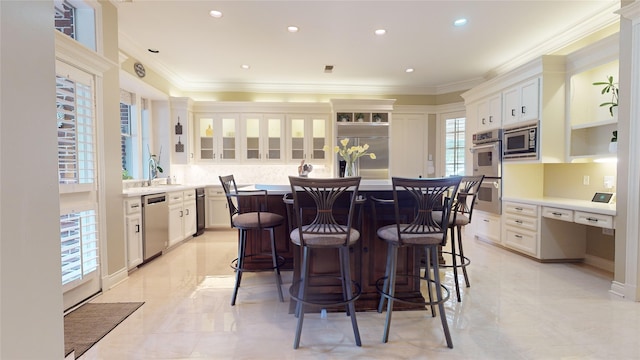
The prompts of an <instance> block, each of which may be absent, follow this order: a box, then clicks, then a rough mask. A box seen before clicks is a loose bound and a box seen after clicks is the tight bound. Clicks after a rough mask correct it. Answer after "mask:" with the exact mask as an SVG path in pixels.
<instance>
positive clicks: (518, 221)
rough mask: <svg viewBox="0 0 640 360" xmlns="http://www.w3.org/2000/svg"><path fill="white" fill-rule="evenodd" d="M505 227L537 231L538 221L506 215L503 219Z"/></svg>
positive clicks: (531, 218) (526, 217)
mask: <svg viewBox="0 0 640 360" xmlns="http://www.w3.org/2000/svg"><path fill="white" fill-rule="evenodd" d="M505 225H508V226H512V227H514V228H518V229H524V230H529V231H538V219H537V218H533V217H528V216H513V215H507V216H506V217H505Z"/></svg>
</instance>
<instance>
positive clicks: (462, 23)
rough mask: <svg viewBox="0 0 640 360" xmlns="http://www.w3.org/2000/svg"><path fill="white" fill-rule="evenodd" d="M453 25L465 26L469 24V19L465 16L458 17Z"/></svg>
mask: <svg viewBox="0 0 640 360" xmlns="http://www.w3.org/2000/svg"><path fill="white" fill-rule="evenodd" d="M453 25H454V26H465V25H467V19H465V18H460V19H457V20H456V21H454V22H453Z"/></svg>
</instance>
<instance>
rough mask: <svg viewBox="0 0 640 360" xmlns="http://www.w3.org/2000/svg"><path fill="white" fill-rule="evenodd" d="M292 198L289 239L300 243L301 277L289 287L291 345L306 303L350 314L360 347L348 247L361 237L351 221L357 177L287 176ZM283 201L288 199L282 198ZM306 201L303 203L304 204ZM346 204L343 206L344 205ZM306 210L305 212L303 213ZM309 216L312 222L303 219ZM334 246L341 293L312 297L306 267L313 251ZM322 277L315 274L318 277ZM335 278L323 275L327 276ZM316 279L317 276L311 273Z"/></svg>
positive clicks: (297, 337)
mask: <svg viewBox="0 0 640 360" xmlns="http://www.w3.org/2000/svg"><path fill="white" fill-rule="evenodd" d="M289 182H290V184H291V196H292V198H293V211H292V213H293V218H294V221H295V223H294V226H295V228H294V229H293V230H292V231H291V235H290V236H291V242H292V243H294V244H295V245H298V246H300V248H301V251H302V266H301V272H300V280H299V281H295V279H294V283H293V285H292V286H291V289H290V291H289V292H290V294H291V298H293V299H294V300H295V301H296V308H295V316H296V317H297V318H298V322H297V326H296V334H295V339H294V341H293V348H294V349H297V348H298V346H299V345H300V335H301V333H302V323H303V320H304V312H305V307H306V306H313V307H316V308H322V309H324V308H328V307H342V306H344V307H345V309H346V312H347V315H349V316H350V317H351V326H352V327H353V334H354V336H355V342H356V345H358V346H360V345H361V341H360V331H359V330H358V323H357V320H356V310H355V305H354V302H355V301H356V300H357V299H358V297H359V296H360V293H361V288H360V285H359V284H358V283H357V282H355V281H353V280H352V278H351V264H350V255H349V248H350V246H352V245H353V244H355V243H356V242H357V241H358V239H360V232H359V231H358V230H357V229H355V228H354V226H353V224H354V222H355V221H356V219H354V213H355V207H356V201H357V198H358V187H359V186H360V177H348V178H337V179H314V178H303V177H293V176H290V177H289ZM285 202H287V199H286V198H285ZM305 203H306V204H305ZM309 203H311V204H313V207H314V209H313V214H311V213H309V210H310V206H311V205H309ZM345 203H346V204H348V205H347V206H343V205H344V204H345ZM305 213H306V214H305ZM309 218H310V219H312V220H311V221H305V220H309ZM332 248H333V249H337V250H338V253H339V259H340V260H339V261H340V274H339V276H338V278H339V279H340V282H341V286H342V296H341V298H340V299H331V298H328V299H327V298H322V297H311V296H310V295H309V294H308V291H307V290H308V287H309V283H310V281H311V277H310V275H309V267H310V262H311V257H312V255H311V252H312V250H314V249H315V250H318V249H332ZM321 276H322V277H325V275H318V276H317V277H321ZM329 276H330V277H336V276H335V275H326V277H329ZM313 278H316V276H313Z"/></svg>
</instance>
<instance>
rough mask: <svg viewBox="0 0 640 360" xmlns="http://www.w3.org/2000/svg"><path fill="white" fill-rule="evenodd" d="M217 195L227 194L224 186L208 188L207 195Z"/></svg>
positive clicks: (223, 195)
mask: <svg viewBox="0 0 640 360" xmlns="http://www.w3.org/2000/svg"><path fill="white" fill-rule="evenodd" d="M216 196H219V197H225V196H226V195H225V193H224V190H223V189H222V187H217V188H216V187H213V188H207V197H216Z"/></svg>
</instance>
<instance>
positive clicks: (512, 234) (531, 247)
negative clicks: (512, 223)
mask: <svg viewBox="0 0 640 360" xmlns="http://www.w3.org/2000/svg"><path fill="white" fill-rule="evenodd" d="M503 240H504V244H505V245H506V246H509V247H511V248H513V249H515V250H518V251H522V252H525V253H527V254H529V255H533V256H538V236H537V233H534V232H529V231H517V230H514V229H512V228H510V227H507V228H506V230H505V238H504V239H503Z"/></svg>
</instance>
